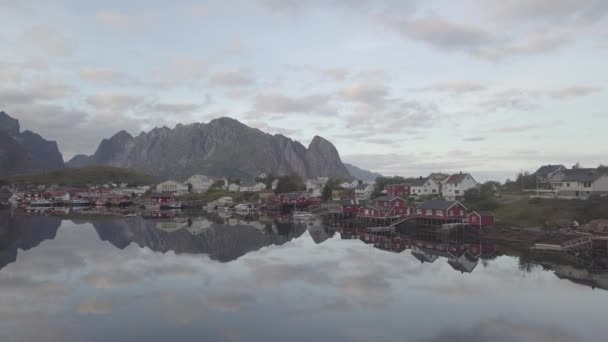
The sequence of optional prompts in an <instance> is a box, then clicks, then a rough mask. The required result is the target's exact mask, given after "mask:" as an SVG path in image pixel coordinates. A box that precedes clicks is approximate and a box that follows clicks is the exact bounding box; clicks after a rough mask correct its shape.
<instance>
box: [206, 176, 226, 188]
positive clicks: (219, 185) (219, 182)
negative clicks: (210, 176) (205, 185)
mask: <svg viewBox="0 0 608 342" xmlns="http://www.w3.org/2000/svg"><path fill="white" fill-rule="evenodd" d="M225 185H226V184H225V183H224V180H223V179H218V180H216V181H215V182H213V184H212V185H211V187H210V188H209V190H217V189H223V188H224V186H225Z"/></svg>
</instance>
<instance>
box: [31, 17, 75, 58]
mask: <svg viewBox="0 0 608 342" xmlns="http://www.w3.org/2000/svg"><path fill="white" fill-rule="evenodd" d="M23 38H24V39H25V40H27V41H29V42H30V43H32V44H34V45H35V46H37V47H38V48H40V49H42V50H44V51H45V52H46V53H48V54H49V55H51V56H60V57H65V56H69V55H72V54H73V53H74V51H76V46H75V43H74V40H73V39H69V38H67V37H66V36H65V35H64V34H63V33H62V32H60V31H59V30H58V29H56V28H54V27H50V26H42V25H38V26H34V27H32V28H30V29H29V30H27V31H26V32H25V33H23Z"/></svg>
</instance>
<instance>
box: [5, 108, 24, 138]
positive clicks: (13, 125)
mask: <svg viewBox="0 0 608 342" xmlns="http://www.w3.org/2000/svg"><path fill="white" fill-rule="evenodd" d="M0 131H2V132H6V133H8V134H9V135H11V136H16V135H18V134H19V132H21V128H20V126H19V120H17V119H13V118H12V117H10V116H9V115H8V114H6V113H5V112H4V111H2V112H0Z"/></svg>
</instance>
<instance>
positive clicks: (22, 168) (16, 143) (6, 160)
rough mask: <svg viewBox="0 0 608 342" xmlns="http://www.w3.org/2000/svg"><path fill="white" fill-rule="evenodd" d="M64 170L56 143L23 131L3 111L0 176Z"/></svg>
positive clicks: (17, 123)
mask: <svg viewBox="0 0 608 342" xmlns="http://www.w3.org/2000/svg"><path fill="white" fill-rule="evenodd" d="M63 167H64V163H63V156H62V155H61V152H59V148H58V147H57V143H56V142H54V141H48V140H46V139H44V138H42V137H41V136H40V135H38V134H36V133H34V132H31V131H24V132H21V126H20V124H19V120H16V119H13V118H12V117H10V116H9V115H8V114H6V113H5V112H0V176H11V175H15V174H21V173H33V172H43V171H50V170H57V169H61V168H63Z"/></svg>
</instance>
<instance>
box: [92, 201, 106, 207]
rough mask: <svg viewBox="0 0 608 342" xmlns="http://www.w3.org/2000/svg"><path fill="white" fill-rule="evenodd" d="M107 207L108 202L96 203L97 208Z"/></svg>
mask: <svg viewBox="0 0 608 342" xmlns="http://www.w3.org/2000/svg"><path fill="white" fill-rule="evenodd" d="M107 205H108V202H107V201H106V200H97V201H95V206H97V207H105V206H107Z"/></svg>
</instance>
